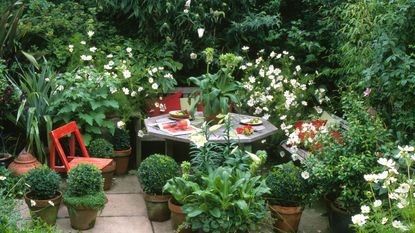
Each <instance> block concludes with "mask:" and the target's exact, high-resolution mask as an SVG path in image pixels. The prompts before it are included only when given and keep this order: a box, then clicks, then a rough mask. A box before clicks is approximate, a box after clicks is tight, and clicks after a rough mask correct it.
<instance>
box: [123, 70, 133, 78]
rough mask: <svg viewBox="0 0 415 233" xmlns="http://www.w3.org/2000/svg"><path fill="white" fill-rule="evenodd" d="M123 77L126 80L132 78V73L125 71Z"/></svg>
mask: <svg viewBox="0 0 415 233" xmlns="http://www.w3.org/2000/svg"><path fill="white" fill-rule="evenodd" d="M122 75H123V76H124V78H131V72H130V71H129V70H123V72H122Z"/></svg>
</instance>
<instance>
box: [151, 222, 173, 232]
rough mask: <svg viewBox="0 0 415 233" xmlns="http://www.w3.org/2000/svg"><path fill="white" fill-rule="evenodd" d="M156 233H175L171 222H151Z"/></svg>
mask: <svg viewBox="0 0 415 233" xmlns="http://www.w3.org/2000/svg"><path fill="white" fill-rule="evenodd" d="M151 224H153V229H154V233H173V232H174V231H173V229H172V227H171V222H170V220H168V221H164V222H151Z"/></svg>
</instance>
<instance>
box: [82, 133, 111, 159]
mask: <svg viewBox="0 0 415 233" xmlns="http://www.w3.org/2000/svg"><path fill="white" fill-rule="evenodd" d="M88 152H89V155H91V156H92V157H94V158H112V157H113V155H114V146H113V145H112V144H111V143H110V142H108V141H107V140H105V139H103V138H98V139H95V140H93V141H92V142H91V144H89V147H88Z"/></svg>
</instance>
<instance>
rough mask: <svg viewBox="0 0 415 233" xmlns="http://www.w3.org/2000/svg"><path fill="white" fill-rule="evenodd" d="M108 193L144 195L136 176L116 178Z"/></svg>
mask: <svg viewBox="0 0 415 233" xmlns="http://www.w3.org/2000/svg"><path fill="white" fill-rule="evenodd" d="M107 193H143V189H142V188H141V185H140V183H139V182H138V179H137V176H136V175H130V174H128V175H124V176H115V177H114V179H113V182H112V186H111V189H110V190H108V191H107Z"/></svg>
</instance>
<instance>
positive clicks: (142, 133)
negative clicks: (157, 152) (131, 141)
mask: <svg viewBox="0 0 415 233" xmlns="http://www.w3.org/2000/svg"><path fill="white" fill-rule="evenodd" d="M137 136H138V137H140V138H142V137H144V132H143V131H142V130H141V129H140V130H139V131H138V132H137Z"/></svg>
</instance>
